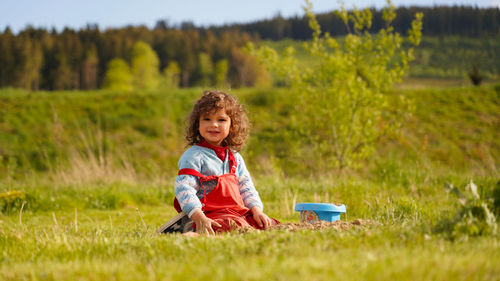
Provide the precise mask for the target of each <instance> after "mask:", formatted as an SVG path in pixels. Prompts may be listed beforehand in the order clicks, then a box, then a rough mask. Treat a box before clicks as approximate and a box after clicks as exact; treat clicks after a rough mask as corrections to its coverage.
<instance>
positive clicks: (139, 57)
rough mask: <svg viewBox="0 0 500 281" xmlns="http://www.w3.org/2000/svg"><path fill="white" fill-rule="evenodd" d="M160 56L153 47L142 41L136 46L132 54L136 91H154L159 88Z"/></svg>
mask: <svg viewBox="0 0 500 281" xmlns="http://www.w3.org/2000/svg"><path fill="white" fill-rule="evenodd" d="M158 64H159V61H158V56H157V55H156V53H155V52H154V51H153V49H151V47H150V46H149V45H148V44H147V43H145V42H142V41H138V42H136V43H135V45H134V49H133V54H132V76H133V81H134V83H133V84H134V86H135V88H136V89H145V90H154V89H156V88H158V84H159V82H160V79H159V78H160V77H159V73H158Z"/></svg>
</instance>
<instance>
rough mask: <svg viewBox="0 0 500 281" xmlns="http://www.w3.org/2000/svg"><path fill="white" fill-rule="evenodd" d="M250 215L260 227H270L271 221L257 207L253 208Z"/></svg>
mask: <svg viewBox="0 0 500 281" xmlns="http://www.w3.org/2000/svg"><path fill="white" fill-rule="evenodd" d="M252 213H253V218H254V220H255V221H256V222H257V224H258V225H259V226H260V227H263V228H268V227H269V226H271V225H272V220H271V219H270V218H269V217H268V216H267V215H266V214H264V212H263V211H262V210H261V209H260V208H259V207H257V206H255V207H253V208H252Z"/></svg>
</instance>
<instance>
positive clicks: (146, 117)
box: [0, 85, 500, 280]
mask: <svg viewBox="0 0 500 281" xmlns="http://www.w3.org/2000/svg"><path fill="white" fill-rule="evenodd" d="M395 91H402V92H403V93H404V94H405V95H406V96H408V97H409V98H412V99H414V101H415V105H416V112H415V114H414V116H413V118H412V119H411V120H410V122H409V123H408V124H407V126H406V127H405V129H404V131H403V132H402V134H401V136H400V137H399V138H395V139H390V140H385V141H383V142H380V143H379V144H378V146H377V153H376V154H375V155H373V157H371V158H370V159H368V160H367V161H366V162H365V163H363V165H362V167H361V168H360V169H357V170H350V171H345V172H344V173H342V174H338V173H332V172H325V173H322V174H311V173H308V172H307V171H304V170H303V166H302V171H301V170H300V169H301V164H303V163H294V162H293V159H290V158H287V154H286V147H284V146H283V141H284V140H286V136H284V135H283V134H282V133H283V132H284V131H285V130H284V129H283V128H286V126H287V120H288V114H289V111H290V110H292V109H293V107H292V106H293V105H290V104H289V102H288V100H287V92H286V90H284V89H240V90H237V91H234V92H235V93H236V94H237V95H238V97H239V98H240V100H241V101H242V102H243V103H245V104H246V105H247V106H248V108H249V112H250V119H251V120H252V122H253V124H254V127H253V134H252V137H251V140H250V143H249V144H248V146H247V148H246V149H245V150H244V151H243V152H242V153H243V155H244V156H245V160H246V161H247V164H248V166H249V169H250V171H251V172H252V175H253V178H254V181H255V184H256V186H257V188H258V190H259V193H260V195H261V198H262V199H263V201H264V204H265V211H266V213H268V214H269V215H270V216H273V217H275V218H278V219H279V220H280V221H282V222H285V223H286V222H298V220H299V214H298V213H297V212H295V211H294V210H293V207H294V204H295V203H297V202H334V203H343V204H345V205H346V206H347V213H346V214H345V215H342V218H341V219H342V220H347V221H352V220H354V219H364V220H369V221H370V222H371V223H369V224H366V225H361V226H356V227H353V228H351V229H348V230H343V231H340V230H335V229H333V228H330V229H324V230H319V231H311V230H301V231H298V232H290V231H285V230H279V231H278V230H273V231H261V232H250V233H237V232H233V233H228V234H224V235H220V236H217V237H198V238H193V237H191V238H189V237H184V236H181V235H162V236H157V235H155V230H156V228H157V227H159V226H160V225H161V224H162V223H164V222H165V221H166V220H168V219H169V218H171V217H172V216H173V215H174V214H175V210H174V209H173V208H172V206H171V202H172V199H173V182H174V178H175V175H176V170H177V167H176V161H177V158H178V157H179V155H180V154H181V153H182V151H183V149H184V145H183V140H182V125H181V124H182V120H183V118H184V116H185V115H186V114H187V112H188V111H189V107H190V104H191V101H192V100H193V99H194V98H196V97H197V96H198V95H199V94H200V93H201V90H200V89H189V90H178V91H176V92H169V93H167V92H155V93H152V92H148V93H129V94H123V93H113V92H105V91H99V92H56V93H48V92H41V93H30V92H23V91H17V90H2V91H0V105H1V106H2V109H7V110H1V111H0V155H1V156H2V159H1V161H0V194H1V195H5V194H7V192H8V191H19V192H18V193H9V194H10V195H9V196H10V197H9V198H10V199H9V200H10V201H9V203H8V204H7V203H6V202H7V201H6V200H4V199H2V200H4V201H2V204H4V205H0V210H1V212H0V280H145V279H148V280H186V279H188V280H201V279H205V280H206V279H210V280H211V279H217V280H269V279H271V280H332V279H343V280H360V279H364V280H387V279H396V280H422V279H426V280H428V279H431V280H498V276H500V268H498V264H499V262H500V251H499V250H500V249H499V248H500V244H499V234H490V235H476V236H475V235H458V236H453V235H450V233H451V232H450V231H451V230H450V229H446V228H444V229H443V228H442V227H441V228H440V227H439V226H447V225H448V224H446V222H449V221H450V220H451V219H453V217H454V215H455V213H456V212H457V210H459V208H460V204H459V202H458V201H457V199H456V197H455V196H454V195H453V194H449V193H447V192H446V191H445V189H444V188H443V187H444V185H445V183H447V182H451V183H453V184H454V185H455V186H457V187H459V188H462V189H463V187H464V186H465V185H466V184H467V183H468V182H469V181H470V180H473V181H474V182H475V183H476V184H477V185H478V187H479V193H480V194H481V196H482V198H491V196H492V194H493V193H494V191H493V190H494V189H495V186H496V185H497V183H498V182H499V180H500V173H499V172H500V170H499V166H498V165H499V163H498V160H497V159H499V156H500V145H499V144H500V143H499V139H500V135H499V132H498V130H496V129H495V128H496V127H498V126H497V125H498V124H500V119H499V118H500V117H499V116H498V112H500V96H499V94H498V91H497V90H495V88H493V87H491V86H484V87H480V88H470V87H463V86H457V87H448V86H446V87H443V85H441V86H439V85H438V86H433V87H427V88H422V89H420V88H415V87H406V88H405V87H402V88H400V89H396V90H395ZM117 101H120V102H119V103H118V102H117ZM13 194H14V195H15V196H14V195H13ZM16 194H17V195H16ZM21 194H22V195H21ZM16 196H17V197H16ZM0 197H1V196H0ZM2 198H4V197H2ZM5 198H7V197H5ZM23 202H24V203H23ZM488 202H489V203H488V204H490V207H491V208H492V210H493V209H494V205H491V204H493V201H491V202H490V201H488ZM496 211H498V210H496ZM497 215H498V214H497Z"/></svg>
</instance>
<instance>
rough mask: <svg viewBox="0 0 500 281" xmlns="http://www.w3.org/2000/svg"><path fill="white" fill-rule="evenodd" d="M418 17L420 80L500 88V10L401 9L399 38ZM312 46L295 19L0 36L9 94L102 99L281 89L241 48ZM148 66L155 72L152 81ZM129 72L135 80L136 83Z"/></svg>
mask: <svg viewBox="0 0 500 281" xmlns="http://www.w3.org/2000/svg"><path fill="white" fill-rule="evenodd" d="M417 12H423V13H424V15H425V20H424V21H423V29H422V30H423V35H424V37H423V39H422V44H421V47H420V48H418V49H417V50H416V52H415V55H416V60H415V61H414V62H413V64H412V67H411V71H410V77H445V78H466V77H467V73H469V72H470V71H471V69H472V67H473V65H472V64H473V63H475V64H476V65H477V68H478V71H479V72H480V73H481V74H482V75H483V76H484V78H486V79H498V74H499V71H500V66H499V65H500V58H499V52H498V49H499V48H500V46H499V45H500V43H499V42H500V40H499V39H498V38H499V36H500V32H499V28H500V10H499V9H498V8H477V7H466V6H454V7H448V6H446V7H440V6H435V7H400V8H398V9H397V10H396V14H397V17H396V18H395V19H394V20H393V21H392V24H393V26H394V31H395V32H398V33H400V34H406V31H407V30H408V29H409V28H410V26H411V20H412V19H413V17H414V15H415V13H417ZM371 13H372V14H373V19H372V25H371V27H370V29H369V31H370V32H376V31H377V30H380V29H381V28H383V27H384V20H383V18H382V11H381V10H374V9H372V10H371ZM317 18H318V22H319V24H320V25H321V26H322V27H323V31H325V32H329V33H330V34H331V35H332V36H333V37H335V38H337V39H338V40H342V38H343V36H344V35H346V34H347V33H348V29H347V28H346V26H345V25H344V23H343V21H342V19H341V18H340V17H339V16H338V15H336V14H335V13H333V12H331V13H324V14H318V15H317ZM350 28H351V29H352V26H351V27H350ZM311 38H312V32H311V29H310V28H309V26H308V22H307V18H306V17H305V16H301V17H298V16H296V17H291V18H286V19H285V18H283V17H281V16H280V15H279V14H278V15H276V16H275V17H274V18H272V19H267V20H261V21H256V22H251V23H246V24H232V25H224V26H211V27H197V26H195V25H193V24H192V23H189V22H185V23H182V24H179V25H169V24H168V22H167V21H164V20H160V21H158V22H157V24H156V27H155V28H153V29H149V28H147V27H145V26H127V27H123V28H114V29H106V30H100V29H99V27H98V26H96V25H88V26H87V27H86V28H83V29H80V30H72V29H69V28H66V29H64V30H63V31H61V32H58V31H56V30H55V29H52V30H46V29H43V28H33V27H30V26H28V27H26V28H25V29H24V30H22V31H20V32H19V33H18V34H13V33H12V32H11V30H10V29H9V28H8V27H7V28H6V29H5V30H3V31H0V65H1V68H0V87H14V88H23V89H28V90H41V89H43V90H73V89H75V90H78V89H81V90H93V89H97V88H102V87H107V88H116V85H115V86H113V83H116V82H117V81H121V83H123V85H122V86H120V87H118V88H121V89H133V88H142V89H147V88H151V87H153V88H156V87H157V86H158V85H169V86H172V87H175V86H180V87H192V86H215V85H216V86H218V87H225V86H231V87H250V86H255V85H257V86H262V85H269V84H270V83H271V82H272V83H274V84H275V85H276V84H278V85H279V80H278V81H271V80H270V77H269V74H268V73H266V72H265V70H264V69H263V68H262V67H261V66H260V65H259V64H258V63H257V62H256V60H255V58H254V57H252V56H249V55H248V54H247V53H246V52H244V51H242V49H241V47H242V46H244V45H245V44H246V43H247V42H249V41H253V42H256V43H259V42H260V43H263V44H269V45H283V44H286V45H289V44H297V45H301V43H300V42H299V41H304V40H309V39H311ZM285 39H287V41H283V40H285ZM297 49H299V48H297ZM141 50H142V51H141ZM141 52H142V53H141ZM309 59H310V58H306V60H305V61H306V62H308V61H309ZM117 60H118V61H120V63H117ZM124 62H125V64H124ZM125 65H127V66H128V67H129V68H130V69H129V70H127V68H126V67H125ZM140 65H141V66H140ZM145 65H149V66H151V67H153V69H152V70H150V71H146V69H147V68H144V66H145ZM129 71H130V72H131V74H132V75H131V77H129V78H127V77H128V72H129ZM144 71H145V72H144ZM143 72H144V73H143ZM160 74H161V75H160ZM144 75H146V77H144ZM139 77H142V78H139ZM144 79H145V80H144ZM128 80H135V82H133V81H128ZM139 81H141V82H139ZM110 83H111V84H110ZM143 83H146V84H144V85H143Z"/></svg>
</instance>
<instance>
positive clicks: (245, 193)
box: [238, 154, 272, 228]
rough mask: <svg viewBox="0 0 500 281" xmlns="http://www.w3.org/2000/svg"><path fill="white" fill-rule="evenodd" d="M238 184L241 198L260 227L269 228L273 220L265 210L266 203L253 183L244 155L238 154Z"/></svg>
mask: <svg viewBox="0 0 500 281" xmlns="http://www.w3.org/2000/svg"><path fill="white" fill-rule="evenodd" d="M238 156H239V157H238V160H239V163H238V185H239V188H240V194H241V198H242V199H243V203H244V204H245V206H246V207H247V208H249V209H250V210H251V211H252V214H253V218H254V219H255V221H256V222H257V224H259V226H260V227H263V228H267V227H269V226H270V225H272V220H271V219H270V218H269V217H268V216H267V215H266V214H265V213H264V212H263V209H264V205H263V204H262V200H261V199H260V196H259V193H258V192H257V189H255V186H254V184H253V181H252V178H251V177H250V173H249V172H248V170H247V167H246V165H245V161H244V160H243V157H241V155H239V154H238Z"/></svg>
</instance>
